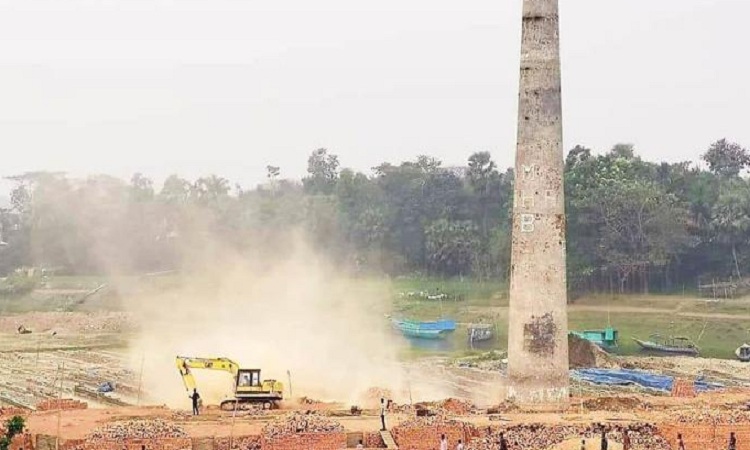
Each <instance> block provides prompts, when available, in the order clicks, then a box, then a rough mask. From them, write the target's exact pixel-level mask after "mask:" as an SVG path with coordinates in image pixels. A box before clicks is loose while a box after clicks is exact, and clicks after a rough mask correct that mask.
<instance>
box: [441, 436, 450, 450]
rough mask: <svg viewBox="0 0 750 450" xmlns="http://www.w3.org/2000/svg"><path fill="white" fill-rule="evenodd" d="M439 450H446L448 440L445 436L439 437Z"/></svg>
mask: <svg viewBox="0 0 750 450" xmlns="http://www.w3.org/2000/svg"><path fill="white" fill-rule="evenodd" d="M440 450H448V439H446V438H445V435H442V436H440Z"/></svg>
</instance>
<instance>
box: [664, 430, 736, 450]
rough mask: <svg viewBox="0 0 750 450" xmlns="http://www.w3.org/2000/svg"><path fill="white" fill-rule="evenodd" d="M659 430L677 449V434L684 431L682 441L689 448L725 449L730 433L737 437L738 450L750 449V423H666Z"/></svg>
mask: <svg viewBox="0 0 750 450" xmlns="http://www.w3.org/2000/svg"><path fill="white" fill-rule="evenodd" d="M659 432H660V434H661V435H662V436H664V438H665V439H666V440H667V441H668V442H669V444H670V446H671V447H672V448H673V449H677V434H678V433H682V441H683V442H684V443H685V448H687V449H698V450H724V449H726V448H727V444H728V443H729V433H731V432H734V434H735V436H736V437H737V450H750V424H748V423H742V424H733V425H730V424H718V425H713V424H703V425H692V424H684V423H680V424H665V425H661V426H659Z"/></svg>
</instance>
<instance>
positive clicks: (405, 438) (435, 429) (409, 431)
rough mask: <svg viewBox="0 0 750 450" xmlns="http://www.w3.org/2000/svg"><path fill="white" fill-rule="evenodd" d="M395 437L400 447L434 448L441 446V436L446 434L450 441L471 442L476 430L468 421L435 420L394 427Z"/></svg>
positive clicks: (430, 449)
mask: <svg viewBox="0 0 750 450" xmlns="http://www.w3.org/2000/svg"><path fill="white" fill-rule="evenodd" d="M392 434H393V439H394V440H395V441H396V443H398V446H399V448H405V449H409V450H433V449H435V448H438V447H439V446H440V437H441V436H442V435H445V437H446V438H447V439H448V442H453V443H455V442H458V440H459V439H460V440H461V441H463V442H464V443H467V442H469V441H470V440H471V439H472V438H473V437H474V435H475V434H476V430H475V429H474V427H472V426H471V425H469V424H467V423H463V422H458V421H455V420H451V421H441V420H438V421H434V422H433V423H425V425H423V426H419V425H418V424H417V423H414V424H407V425H406V426H398V427H395V428H394V429H393V433H392Z"/></svg>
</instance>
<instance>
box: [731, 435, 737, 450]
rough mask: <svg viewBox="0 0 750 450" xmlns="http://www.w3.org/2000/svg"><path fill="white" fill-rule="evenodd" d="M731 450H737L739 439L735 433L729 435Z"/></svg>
mask: <svg viewBox="0 0 750 450" xmlns="http://www.w3.org/2000/svg"><path fill="white" fill-rule="evenodd" d="M729 450H737V438H736V437H735V436H734V431H732V432H731V433H729Z"/></svg>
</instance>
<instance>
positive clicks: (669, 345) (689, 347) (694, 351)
mask: <svg viewBox="0 0 750 450" xmlns="http://www.w3.org/2000/svg"><path fill="white" fill-rule="evenodd" d="M650 339H651V340H649V341H642V340H640V339H637V338H633V340H634V341H635V343H636V344H638V345H639V346H640V347H641V349H643V350H646V351H650V352H656V353H666V354H674V355H690V356H698V355H699V354H700V349H699V348H698V346H697V345H695V344H694V343H693V341H691V340H690V339H689V338H686V337H681V336H677V337H673V336H670V337H668V338H662V337H661V336H659V335H653V336H651V337H650Z"/></svg>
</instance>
